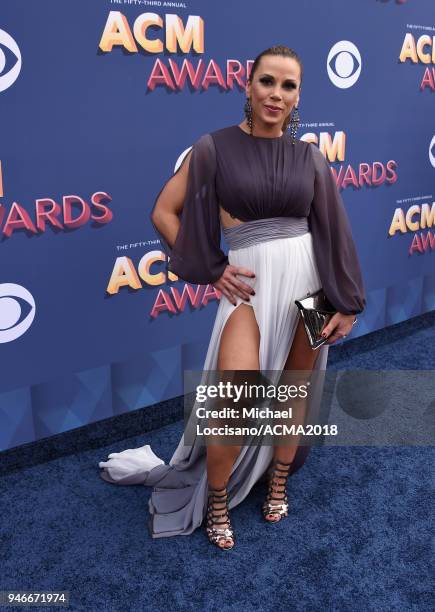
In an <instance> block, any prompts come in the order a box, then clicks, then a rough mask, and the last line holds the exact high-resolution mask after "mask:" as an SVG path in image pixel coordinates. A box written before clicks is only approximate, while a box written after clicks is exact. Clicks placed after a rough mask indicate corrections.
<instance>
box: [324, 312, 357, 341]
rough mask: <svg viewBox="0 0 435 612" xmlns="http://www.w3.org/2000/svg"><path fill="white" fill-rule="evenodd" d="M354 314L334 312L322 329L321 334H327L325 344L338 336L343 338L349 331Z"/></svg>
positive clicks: (337, 338)
mask: <svg viewBox="0 0 435 612" xmlns="http://www.w3.org/2000/svg"><path fill="white" fill-rule="evenodd" d="M354 320H355V315H353V314H350V315H346V314H342V313H341V312H336V313H335V314H334V315H333V316H332V317H331V318H330V320H329V322H328V324H327V325H325V327H324V328H323V330H322V336H325V335H326V336H328V340H327V341H326V342H325V344H333V343H334V342H336V341H337V340H339V339H340V338H345V337H346V336H347V335H348V334H349V333H350V331H351V329H352V325H353V321H354Z"/></svg>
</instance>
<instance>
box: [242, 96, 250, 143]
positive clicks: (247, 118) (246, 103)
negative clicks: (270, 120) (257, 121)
mask: <svg viewBox="0 0 435 612" xmlns="http://www.w3.org/2000/svg"><path fill="white" fill-rule="evenodd" d="M243 110H244V111H245V117H246V121H247V123H248V126H249V131H250V133H251V136H252V105H251V100H250V99H249V98H246V102H245V106H244V109H243Z"/></svg>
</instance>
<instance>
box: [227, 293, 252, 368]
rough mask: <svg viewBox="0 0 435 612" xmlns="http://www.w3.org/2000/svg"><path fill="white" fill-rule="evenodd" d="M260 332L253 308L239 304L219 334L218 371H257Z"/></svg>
mask: <svg viewBox="0 0 435 612" xmlns="http://www.w3.org/2000/svg"><path fill="white" fill-rule="evenodd" d="M259 348H260V330H259V328H258V323H257V319H256V318H255V313H254V308H253V307H252V306H249V305H248V304H243V303H240V304H239V305H238V306H237V307H236V308H234V311H233V312H232V313H231V314H230V316H229V317H228V319H227V321H226V323H225V327H224V329H223V331H222V334H221V341H220V346H219V352H218V362H217V369H218V370H258V369H259V368H260V360H259Z"/></svg>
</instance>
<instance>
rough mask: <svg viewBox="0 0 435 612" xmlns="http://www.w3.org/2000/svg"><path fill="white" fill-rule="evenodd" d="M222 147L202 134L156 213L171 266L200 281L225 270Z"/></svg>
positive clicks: (156, 224) (154, 218)
mask: <svg viewBox="0 0 435 612" xmlns="http://www.w3.org/2000/svg"><path fill="white" fill-rule="evenodd" d="M215 182H216V150H215V145H214V141H213V138H212V136H211V135H210V134H204V135H203V136H201V138H200V139H199V140H197V141H196V142H195V143H194V145H193V147H192V150H191V151H190V153H189V154H188V155H187V156H186V157H185V159H184V160H183V163H182V165H181V166H180V168H178V170H177V172H176V173H175V174H174V175H173V176H172V177H171V178H170V179H169V180H168V181H167V182H166V183H165V185H164V187H163V188H162V190H161V191H160V193H159V194H158V196H157V198H156V201H155V203H154V206H153V209H152V211H151V215H150V219H151V222H152V224H153V225H154V229H155V230H156V233H157V234H158V235H159V237H160V241H161V244H162V248H163V250H164V251H165V253H166V255H167V258H168V259H167V271H169V272H172V273H173V274H176V275H177V276H178V277H179V278H181V279H183V280H185V281H187V282H190V283H198V284H200V285H206V284H212V283H214V282H216V281H217V280H218V279H219V278H220V277H221V276H222V274H223V272H224V270H225V267H226V266H227V265H228V257H227V256H226V255H225V253H224V252H223V251H222V249H221V248H220V243H221V226H220V217H219V202H218V197H217V194H216V184H215Z"/></svg>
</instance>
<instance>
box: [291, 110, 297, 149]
mask: <svg viewBox="0 0 435 612" xmlns="http://www.w3.org/2000/svg"><path fill="white" fill-rule="evenodd" d="M298 127H299V110H298V107H297V106H295V107H294V109H293V115H292V118H291V121H290V136H291V138H292V144H295V142H296V140H295V139H296V132H297V131H298Z"/></svg>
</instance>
